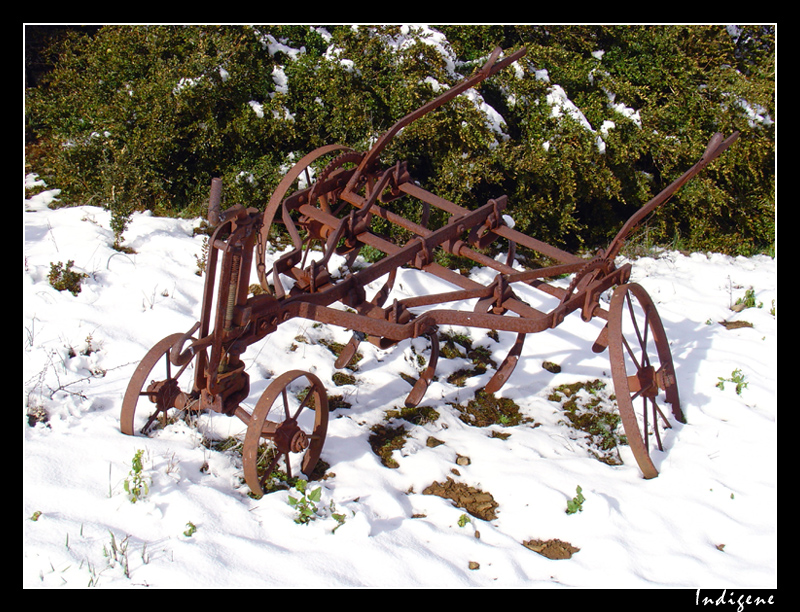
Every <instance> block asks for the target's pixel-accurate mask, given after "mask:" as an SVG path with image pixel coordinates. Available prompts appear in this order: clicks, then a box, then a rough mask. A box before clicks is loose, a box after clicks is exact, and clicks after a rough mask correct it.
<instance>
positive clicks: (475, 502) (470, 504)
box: [422, 478, 499, 521]
mask: <svg viewBox="0 0 800 612" xmlns="http://www.w3.org/2000/svg"><path fill="white" fill-rule="evenodd" d="M422 494H423V495H436V496H437V497H443V498H444V499H449V500H450V501H452V502H453V505H454V506H456V507H457V508H461V509H462V510H466V511H467V512H468V513H469V514H471V515H472V516H474V517H475V518H479V519H482V520H484V521H491V520H494V519H496V518H497V515H496V514H495V509H496V508H497V506H498V505H499V504H498V503H497V502H496V501H495V500H494V497H492V494H491V493H486V492H484V491H481V490H480V489H476V488H475V487H471V486H469V485H466V484H464V483H463V482H455V481H454V480H453V479H452V478H448V479H447V482H444V483H439V482H434V483H433V484H431V485H430V486H428V487H427V488H426V489H425V490H424V491H423V492H422Z"/></svg>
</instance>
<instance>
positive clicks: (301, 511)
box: [288, 480, 346, 533]
mask: <svg viewBox="0 0 800 612" xmlns="http://www.w3.org/2000/svg"><path fill="white" fill-rule="evenodd" d="M294 488H295V490H296V491H297V492H298V493H300V496H299V497H293V496H291V495H290V496H289V500H288V501H289V505H290V506H292V508H294V509H295V510H296V511H297V516H296V517H295V519H294V522H295V523H297V524H298V525H308V524H309V523H310V522H311V521H316V520H317V519H318V518H327V517H330V518H332V519H333V520H334V521H336V523H337V524H336V527H334V528H333V530H332V531H331V533H336V530H337V529H339V527H341V526H342V525H344V522H345V518H346V516H345V515H344V514H342V513H340V512H336V504H334V502H333V500H331V503H330V506H327V507H326V506H323V505H319V506H318V505H317V504H319V503H320V500H321V499H322V487H317V488H316V489H312V490H309V488H308V482H307V481H305V480H298V481H297V483H296V484H295V485H294Z"/></svg>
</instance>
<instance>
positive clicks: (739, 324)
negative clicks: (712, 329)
mask: <svg viewBox="0 0 800 612" xmlns="http://www.w3.org/2000/svg"><path fill="white" fill-rule="evenodd" d="M719 324H720V325H722V326H723V327H724V328H725V329H741V328H743V327H753V324H752V323H750V322H749V321H720V322H719Z"/></svg>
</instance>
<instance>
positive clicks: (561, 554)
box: [522, 539, 580, 559]
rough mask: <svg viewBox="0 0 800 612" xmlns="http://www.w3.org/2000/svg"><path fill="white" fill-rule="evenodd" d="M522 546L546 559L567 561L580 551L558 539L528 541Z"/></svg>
mask: <svg viewBox="0 0 800 612" xmlns="http://www.w3.org/2000/svg"><path fill="white" fill-rule="evenodd" d="M522 545H523V546H524V547H525V548H530V549H531V550H532V551H534V552H537V553H539V554H540V555H542V556H543V557H547V558H548V559H569V558H571V557H572V555H574V554H575V553H576V552H578V551H579V550H580V548H576V547H575V546H573V545H572V544H570V543H569V542H563V541H562V540H558V539H553V540H528V541H527V542H523V543H522Z"/></svg>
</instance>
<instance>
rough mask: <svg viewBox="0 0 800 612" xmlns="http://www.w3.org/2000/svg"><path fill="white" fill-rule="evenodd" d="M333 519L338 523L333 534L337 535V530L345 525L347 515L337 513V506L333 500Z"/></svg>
mask: <svg viewBox="0 0 800 612" xmlns="http://www.w3.org/2000/svg"><path fill="white" fill-rule="evenodd" d="M331 518H332V519H333V520H334V521H336V523H337V524H336V527H334V528H333V530H332V531H331V533H336V530H337V529H339V527H341V526H342V525H344V520H345V515H344V514H342V513H341V512H336V505H335V504H334V503H333V500H331Z"/></svg>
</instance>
